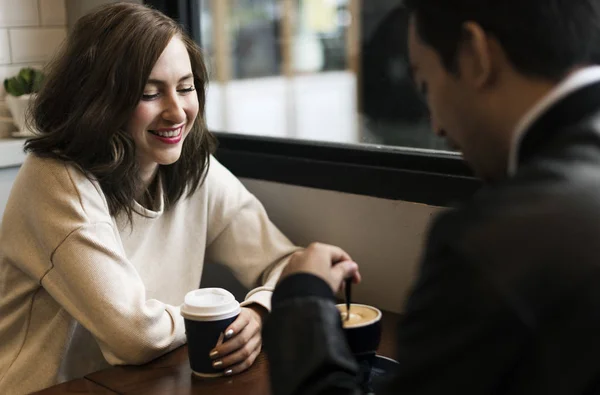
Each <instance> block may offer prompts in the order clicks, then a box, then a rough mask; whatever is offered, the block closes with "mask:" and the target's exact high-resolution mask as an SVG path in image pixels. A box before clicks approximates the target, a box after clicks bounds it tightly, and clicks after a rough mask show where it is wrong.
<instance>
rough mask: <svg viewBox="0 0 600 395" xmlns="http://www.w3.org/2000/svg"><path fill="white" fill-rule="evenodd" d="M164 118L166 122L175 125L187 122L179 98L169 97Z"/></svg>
mask: <svg viewBox="0 0 600 395" xmlns="http://www.w3.org/2000/svg"><path fill="white" fill-rule="evenodd" d="M162 116H163V118H164V119H165V120H167V121H169V122H172V123H173V124H180V123H183V122H184V121H185V110H184V108H183V105H182V103H181V99H180V98H179V97H177V96H170V97H168V98H167V100H166V103H165V108H164V110H163V114H162Z"/></svg>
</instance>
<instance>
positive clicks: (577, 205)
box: [264, 83, 600, 395]
mask: <svg viewBox="0 0 600 395" xmlns="http://www.w3.org/2000/svg"><path fill="white" fill-rule="evenodd" d="M518 158H519V159H518V163H519V165H518V170H517V173H516V175H515V176H514V177H511V178H509V179H507V180H504V181H502V182H498V183H495V184H493V185H486V186H485V187H484V188H483V189H482V190H480V191H479V192H478V193H477V194H476V195H475V196H474V197H473V198H472V199H471V200H470V201H469V202H468V203H466V204H464V205H463V206H462V207H460V208H457V209H454V210H451V211H448V212H445V213H443V214H441V215H440V216H439V217H437V219H436V220H435V221H434V223H433V225H432V227H431V230H430V234H429V237H428V242H427V246H426V249H425V252H424V257H423V261H422V264H421V267H420V272H419V275H418V278H417V280H416V283H415V284H414V288H413V289H412V292H411V294H410V296H409V298H408V301H407V304H406V306H405V315H404V317H403V320H402V322H401V325H400V326H399V329H398V341H399V350H398V360H399V362H400V367H399V369H400V370H399V374H398V375H397V377H396V378H395V380H394V383H393V385H392V386H391V387H390V389H389V391H388V393H390V394H391V393H394V394H396V393H397V394H405V395H417V394H418V395H424V394H463V395H464V394H511V395H512V394H527V395H532V394H564V395H575V394H596V393H600V83H596V84H593V85H589V86H587V87H584V88H582V89H579V90H577V91H576V92H574V93H572V94H570V95H569V96H567V97H566V98H564V99H562V100H561V101H560V102H558V103H556V104H554V105H553V106H552V107H551V108H550V109H549V110H548V111H547V112H546V113H545V114H543V115H542V116H541V117H540V118H539V119H538V120H537V121H536V122H535V123H534V124H533V125H532V126H531V128H530V129H529V130H528V131H527V132H526V134H525V136H524V138H523V141H522V143H521V145H520V149H519V155H518ZM264 345H265V349H266V352H267V355H268V357H269V359H270V362H271V364H270V366H271V382H272V388H273V391H274V393H275V394H277V395H283V394H357V393H359V391H358V390H357V387H356V384H355V380H354V377H355V375H356V364H355V363H354V361H353V360H352V357H351V355H350V353H349V351H348V349H347V345H346V344H345V342H344V340H343V334H342V332H341V322H340V320H339V317H338V313H337V310H336V309H335V307H334V300H333V294H332V292H331V290H330V289H329V288H328V287H327V285H326V284H325V282H323V281H322V280H320V279H318V278H317V277H314V276H310V275H307V274H297V275H294V276H291V277H289V278H287V279H285V280H284V281H283V282H282V283H281V285H280V286H279V287H278V289H277V290H276V291H275V293H274V295H273V310H272V314H271V316H270V318H269V319H268V321H267V322H266V325H265V330H264Z"/></svg>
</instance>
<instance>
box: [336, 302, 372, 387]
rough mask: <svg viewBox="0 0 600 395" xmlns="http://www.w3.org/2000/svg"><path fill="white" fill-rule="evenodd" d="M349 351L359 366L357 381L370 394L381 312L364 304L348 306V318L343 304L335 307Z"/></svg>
mask: <svg viewBox="0 0 600 395" xmlns="http://www.w3.org/2000/svg"><path fill="white" fill-rule="evenodd" d="M336 307H337V308H338V310H339V312H340V315H341V318H342V326H343V328H344V334H345V336H346V340H347V342H348V346H349V347H350V351H352V354H353V355H354V357H355V358H356V361H357V362H358V365H359V369H360V370H359V377H358V381H359V384H360V386H361V387H362V390H363V391H364V392H366V393H370V392H372V388H371V370H372V368H373V364H374V363H375V357H376V355H377V348H378V347H379V342H380V341H381V311H380V310H379V309H377V308H375V307H372V306H367V305H364V304H355V303H352V304H351V305H350V318H349V319H346V317H347V316H348V313H347V311H346V305H345V304H338V305H336Z"/></svg>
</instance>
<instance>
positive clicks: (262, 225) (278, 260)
mask: <svg viewBox="0 0 600 395" xmlns="http://www.w3.org/2000/svg"><path fill="white" fill-rule="evenodd" d="M206 182H207V184H208V187H209V208H208V209H209V218H210V221H209V238H208V243H207V251H206V257H207V259H208V260H210V261H212V262H216V263H220V264H223V265H225V266H227V267H229V268H230V269H231V270H232V272H233V273H234V275H235V276H236V277H237V278H238V279H239V280H240V282H241V283H242V284H243V285H245V286H246V287H248V288H253V289H251V291H250V292H249V293H248V295H247V296H246V300H245V301H244V302H243V303H242V306H245V305H248V304H251V303H258V304H260V305H262V306H263V307H265V308H266V309H268V310H270V309H271V295H272V293H273V289H274V288H275V285H276V283H277V280H278V279H279V275H280V274H281V271H282V270H283V268H284V267H285V265H286V264H287V262H288V260H289V258H290V256H291V255H292V254H293V253H294V252H295V251H298V250H299V249H300V248H299V247H296V246H294V245H293V244H292V243H291V242H290V241H289V240H288V238H287V237H285V236H284V235H283V233H281V231H279V229H277V227H276V226H275V225H274V224H273V223H272V222H271V221H270V220H269V217H268V216H267V213H266V211H265V209H264V207H263V205H262V204H261V203H260V202H259V201H258V199H257V198H256V197H255V196H254V195H252V194H251V193H250V192H248V190H246V188H245V187H244V186H243V185H242V183H241V182H240V181H239V180H238V179H237V178H235V176H233V174H231V173H230V172H229V171H228V170H227V169H225V168H224V167H223V166H222V165H221V164H220V163H219V162H218V161H216V159H214V158H211V163H210V170H209V174H208V176H207V180H206Z"/></svg>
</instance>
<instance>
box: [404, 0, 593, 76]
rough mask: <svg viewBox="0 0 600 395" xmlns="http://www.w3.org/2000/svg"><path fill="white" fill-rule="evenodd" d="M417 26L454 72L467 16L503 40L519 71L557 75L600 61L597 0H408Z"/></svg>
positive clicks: (407, 4) (406, 1)
mask: <svg viewBox="0 0 600 395" xmlns="http://www.w3.org/2000/svg"><path fill="white" fill-rule="evenodd" d="M405 6H406V7H407V8H408V10H409V11H410V12H411V13H414V15H415V16H416V26H417V32H418V34H419V36H420V38H421V39H422V40H423V42H424V43H426V44H428V45H429V46H431V47H432V48H433V49H434V50H435V51H436V52H437V53H438V54H439V56H440V57H441V60H442V63H443V65H444V66H445V67H446V68H447V69H448V70H449V71H451V72H456V52H457V47H458V45H459V43H460V42H461V39H462V38H463V34H464V30H463V29H462V26H463V24H464V23H465V22H467V21H471V22H475V23H477V24H479V25H480V26H481V27H482V28H483V29H484V30H485V31H486V32H487V33H488V34H490V35H491V36H494V37H495V38H496V39H497V40H498V41H499V43H500V45H501V46H502V48H503V50H504V52H505V53H506V56H507V58H508V60H509V61H510V62H511V63H512V65H513V66H514V68H515V69H516V71H518V72H520V73H522V74H524V75H529V76H532V77H538V78H543V79H548V80H553V81H558V80H560V79H562V78H563V77H564V76H565V75H566V74H567V73H568V72H569V71H570V70H572V69H573V68H574V67H576V66H580V65H586V64H594V63H598V62H600V1H599V0H405Z"/></svg>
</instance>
